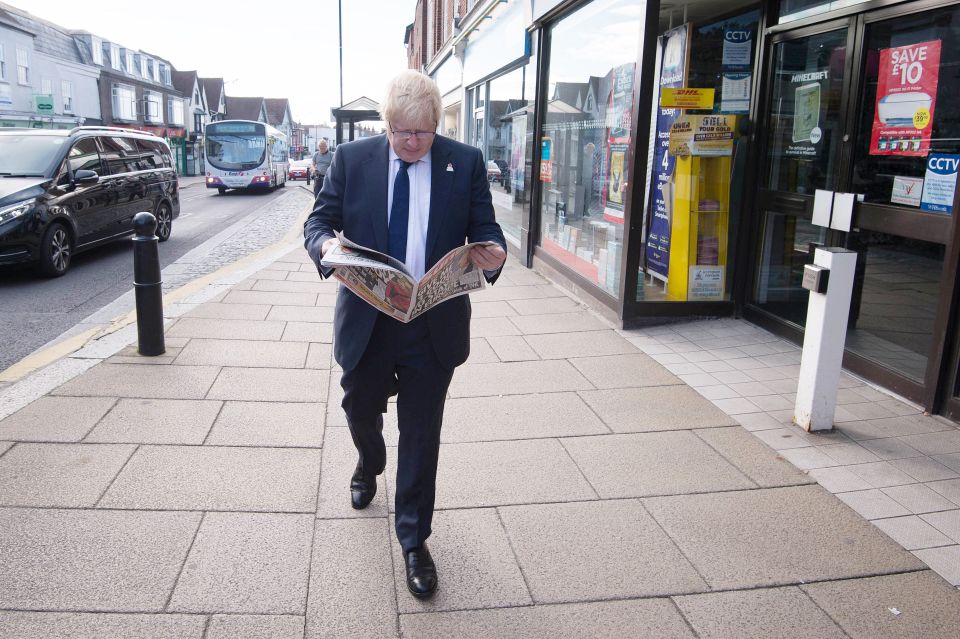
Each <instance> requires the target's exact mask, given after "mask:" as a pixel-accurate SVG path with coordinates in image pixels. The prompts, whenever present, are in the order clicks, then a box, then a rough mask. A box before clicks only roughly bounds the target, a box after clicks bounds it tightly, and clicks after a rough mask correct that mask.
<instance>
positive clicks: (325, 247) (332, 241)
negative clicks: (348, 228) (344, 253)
mask: <svg viewBox="0 0 960 639" xmlns="http://www.w3.org/2000/svg"><path fill="white" fill-rule="evenodd" d="M338 244H340V240H338V239H337V238H335V237H331V238H330V239H329V240H327V241H326V242H324V243H323V245H322V246H321V247H320V257H323V256H324V255H326V254H327V251H329V250H330V249H332V248H333V247H335V246H337V245H338Z"/></svg>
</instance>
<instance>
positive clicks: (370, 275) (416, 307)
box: [321, 233, 496, 322]
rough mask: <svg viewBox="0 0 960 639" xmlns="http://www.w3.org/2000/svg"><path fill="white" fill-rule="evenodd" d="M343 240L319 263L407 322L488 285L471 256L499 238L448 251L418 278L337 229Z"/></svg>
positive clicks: (360, 294)
mask: <svg viewBox="0 0 960 639" xmlns="http://www.w3.org/2000/svg"><path fill="white" fill-rule="evenodd" d="M337 239H339V240H340V244H339V245H338V246H336V247H334V248H333V249H331V250H330V251H328V252H327V254H326V255H325V256H324V257H323V260H321V264H323V266H326V267H332V268H335V269H336V270H335V271H334V277H336V278H337V279H338V280H340V281H341V282H342V283H343V285H344V286H346V287H347V288H349V289H350V290H351V291H353V292H354V293H355V294H356V295H357V296H358V297H360V299H362V300H364V301H365V302H367V303H368V304H370V305H371V306H373V307H374V308H376V309H377V310H378V311H380V312H382V313H386V314H387V315H389V316H390V317H393V318H394V319H397V320H400V321H401V322H409V321H410V320H412V319H413V318H415V317H417V316H418V315H420V314H422V313H424V312H425V311H428V310H430V309H431V308H433V307H434V306H436V305H437V304H440V303H441V302H445V301H446V300H448V299H451V298H454V297H457V296H458V295H464V294H465V293H469V292H470V291H476V290H479V289H482V288H484V287H485V286H486V279H485V278H484V275H483V271H482V270H481V269H480V268H478V267H477V266H476V265H475V264H474V263H473V262H472V261H471V260H470V249H472V248H473V247H474V246H491V245H496V243H495V242H474V243H471V244H465V245H464V246H460V247H457V248H455V249H454V250H452V251H450V252H449V253H447V254H446V255H444V256H443V257H442V258H440V260H439V261H438V262H437V263H436V264H435V265H434V266H433V268H431V269H430V270H429V271H427V272H426V273H425V274H424V276H423V278H422V279H421V280H420V281H419V282H418V281H416V280H415V279H414V277H413V276H412V275H411V274H410V273H409V272H408V271H407V270H406V268H405V267H404V265H403V263H402V262H400V261H399V260H396V259H394V258H392V257H390V256H389V255H385V254H383V253H380V252H378V251H374V250H373V249H369V248H366V247H364V246H360V245H358V244H355V243H354V242H351V241H350V240H349V239H347V238H346V237H345V236H344V235H343V234H341V233H337Z"/></svg>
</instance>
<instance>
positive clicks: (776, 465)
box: [694, 426, 814, 488]
mask: <svg viewBox="0 0 960 639" xmlns="http://www.w3.org/2000/svg"><path fill="white" fill-rule="evenodd" d="M694 432H695V433H696V435H697V437H699V438H700V439H702V440H703V441H705V442H706V443H707V444H708V445H709V446H710V447H711V448H713V449H714V450H716V451H717V452H718V453H720V454H721V455H723V457H724V458H725V459H727V461H729V462H730V463H731V464H733V465H734V466H736V467H737V469H738V470H740V472H742V473H743V474H744V475H746V476H747V477H749V478H750V479H752V480H753V481H754V482H756V483H757V485H758V486H760V487H762V488H772V487H774V486H797V485H801V484H812V483H814V480H813V478H812V477H810V476H809V475H808V474H806V473H804V472H803V471H801V470H799V469H798V468H797V467H796V466H794V465H793V464H791V463H790V462H788V461H787V460H785V459H784V458H783V457H781V456H780V455H777V454H776V453H775V452H774V451H772V450H770V448H768V447H767V446H765V445H764V444H763V443H762V442H760V441H759V440H757V438H756V437H755V436H753V435H752V434H751V433H750V432H748V431H746V430H744V429H743V428H742V427H740V426H733V427H731V428H705V429H702V430H697V431H694Z"/></svg>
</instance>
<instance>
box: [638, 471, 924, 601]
mask: <svg viewBox="0 0 960 639" xmlns="http://www.w3.org/2000/svg"><path fill="white" fill-rule="evenodd" d="M643 503H644V505H645V506H646V507H647V509H648V510H649V511H650V513H651V514H652V515H653V517H654V518H655V519H656V520H657V522H658V523H659V524H660V525H661V526H662V527H663V529H664V530H665V531H666V533H667V534H668V535H670V538H671V539H673V540H674V541H675V542H676V543H677V545H678V546H679V547H680V550H682V551H683V554H684V555H685V556H686V557H687V558H688V559H689V560H690V561H691V562H692V563H693V565H694V566H696V568H697V570H698V572H699V573H700V574H701V575H703V577H704V579H706V580H707V583H709V584H710V586H711V588H752V587H758V586H778V585H794V584H799V583H804V582H811V581H820V580H826V579H838V578H845V577H862V576H866V575H874V574H883V573H890V572H900V571H904V570H916V569H919V568H922V567H923V564H922V563H920V562H919V561H918V560H917V559H916V558H915V557H913V556H912V555H911V554H910V553H908V552H907V551H905V550H903V549H902V548H900V546H898V545H897V544H895V543H894V542H893V541H891V540H890V538H889V537H887V536H886V535H884V534H883V533H881V532H880V531H879V530H877V529H876V528H875V527H874V526H873V525H871V524H870V522H868V521H865V520H864V519H863V518H862V517H860V516H859V515H858V514H856V513H855V512H854V511H853V510H851V509H850V508H849V507H847V506H846V505H845V504H843V503H842V502H840V501H839V500H838V499H836V498H835V497H833V496H832V495H830V494H829V493H827V492H826V491H825V490H823V489H822V488H821V487H819V486H799V487H788V488H770V489H758V490H749V491H741V492H733V493H713V494H703V495H685V496H680V497H653V498H649V499H644V500H643Z"/></svg>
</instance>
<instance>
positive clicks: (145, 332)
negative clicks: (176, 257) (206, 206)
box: [133, 212, 166, 355]
mask: <svg viewBox="0 0 960 639" xmlns="http://www.w3.org/2000/svg"><path fill="white" fill-rule="evenodd" d="M156 230H157V218H155V217H154V216H153V214H152V213H147V212H143V213H137V214H136V215H135V216H133V231H134V235H133V290H134V291H135V292H136V296H137V339H138V347H137V352H138V353H140V354H141V355H163V354H164V352H166V347H165V346H164V344H163V290H162V286H161V285H162V284H163V282H161V280H160V252H159V251H158V248H157V247H158V243H159V240H158V239H157V236H156V235H154V232H155V231H156Z"/></svg>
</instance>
